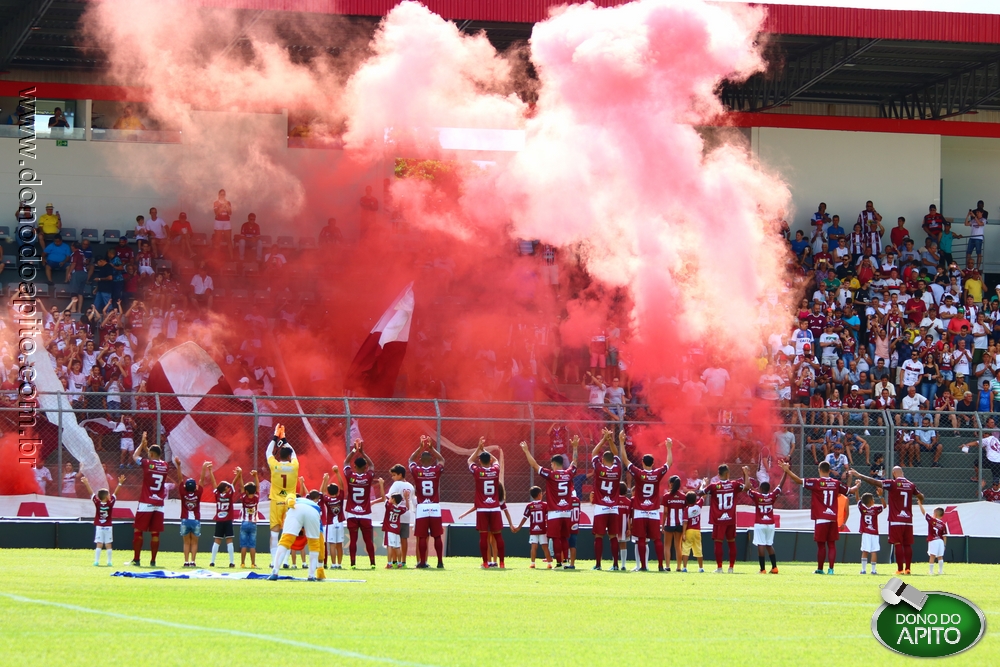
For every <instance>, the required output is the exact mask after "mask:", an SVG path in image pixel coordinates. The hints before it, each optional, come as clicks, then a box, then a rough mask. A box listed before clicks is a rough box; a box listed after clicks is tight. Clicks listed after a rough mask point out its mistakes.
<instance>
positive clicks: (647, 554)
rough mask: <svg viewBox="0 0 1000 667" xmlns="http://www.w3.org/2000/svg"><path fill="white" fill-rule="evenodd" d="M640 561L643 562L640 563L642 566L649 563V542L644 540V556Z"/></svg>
mask: <svg viewBox="0 0 1000 667" xmlns="http://www.w3.org/2000/svg"><path fill="white" fill-rule="evenodd" d="M642 562H643V565H642V566H643V567H648V565H649V542H646V558H645V560H643V561H642Z"/></svg>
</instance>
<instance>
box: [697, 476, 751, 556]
mask: <svg viewBox="0 0 1000 667" xmlns="http://www.w3.org/2000/svg"><path fill="white" fill-rule="evenodd" d="M743 488H744V486H743V481H742V480H738V479H729V466H727V465H726V464H725V463H723V464H722V465H720V466H719V481H718V482H712V483H711V484H709V485H708V486H705V487H704V488H703V489H702V490H701V491H699V492H698V493H699V495H706V496H709V508H708V518H709V521H711V522H712V541H713V542H714V544H715V566H716V567H715V573H716V574H722V544H723V543H724V542H728V543H729V574H732V573H733V569H734V568H735V567H736V494H737V493H739V492H740V491H742V490H743Z"/></svg>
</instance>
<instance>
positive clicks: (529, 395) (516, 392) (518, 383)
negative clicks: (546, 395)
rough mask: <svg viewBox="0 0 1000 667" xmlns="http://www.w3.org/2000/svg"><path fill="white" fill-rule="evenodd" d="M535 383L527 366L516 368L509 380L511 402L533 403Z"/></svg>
mask: <svg viewBox="0 0 1000 667" xmlns="http://www.w3.org/2000/svg"><path fill="white" fill-rule="evenodd" d="M536 382H537V381H536V380H535V376H533V375H532V374H531V369H530V368H529V367H528V366H526V365H521V366H518V369H517V373H515V374H514V377H512V378H511V379H510V391H511V400H512V401H515V402H518V403H534V401H535V386H536Z"/></svg>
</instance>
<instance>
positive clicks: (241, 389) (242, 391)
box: [233, 375, 253, 396]
mask: <svg viewBox="0 0 1000 667" xmlns="http://www.w3.org/2000/svg"><path fill="white" fill-rule="evenodd" d="M233 396H253V389H251V388H250V378H248V377H246V376H245V375H244V376H243V377H241V378H240V384H239V386H238V387H236V389H233Z"/></svg>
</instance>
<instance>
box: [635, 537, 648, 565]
mask: <svg viewBox="0 0 1000 667" xmlns="http://www.w3.org/2000/svg"><path fill="white" fill-rule="evenodd" d="M647 546H648V545H647V544H646V538H645V537H640V538H639V545H638V549H636V552H637V553H638V555H639V567H641V568H645V567H646V563H648V562H649V550H648V549H647V548H646V547H647Z"/></svg>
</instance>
